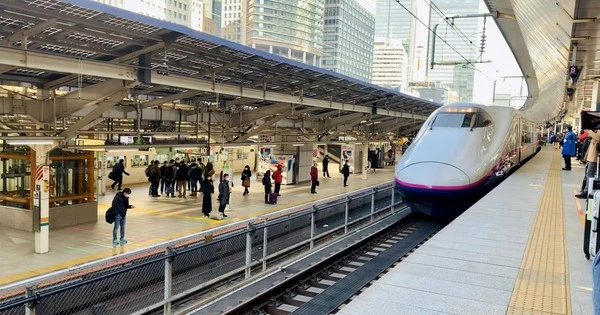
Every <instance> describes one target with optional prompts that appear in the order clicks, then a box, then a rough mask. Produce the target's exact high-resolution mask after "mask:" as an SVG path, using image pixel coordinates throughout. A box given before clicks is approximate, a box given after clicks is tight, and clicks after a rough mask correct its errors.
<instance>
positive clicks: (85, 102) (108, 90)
mask: <svg viewBox="0 0 600 315" xmlns="http://www.w3.org/2000/svg"><path fill="white" fill-rule="evenodd" d="M131 84H135V83H131ZM126 85H127V86H129V84H127V83H125V82H123V80H116V79H115V80H107V81H104V82H101V83H98V84H94V85H90V86H88V87H85V88H83V89H81V90H77V91H73V92H70V93H67V94H65V95H62V96H59V97H57V98H56V103H57V112H56V113H55V114H56V117H57V118H62V117H65V116H67V115H70V114H73V113H74V112H76V111H78V110H81V109H82V108H85V107H88V106H91V105H94V104H96V103H97V102H98V101H99V100H103V99H105V98H108V97H111V96H112V95H113V94H114V93H115V92H117V91H120V90H122V89H123V88H124V87H125V86H126ZM47 116H49V115H47ZM40 117H41V115H40ZM44 120H46V119H44Z"/></svg>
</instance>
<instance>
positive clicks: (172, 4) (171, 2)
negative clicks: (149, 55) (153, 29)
mask: <svg viewBox="0 0 600 315" xmlns="http://www.w3.org/2000/svg"><path fill="white" fill-rule="evenodd" d="M95 1H97V2H101V3H104V4H108V5H111V6H114V7H117V8H121V9H125V10H128V11H133V12H136V13H139V14H142V15H147V16H150V17H153V18H155V19H159V20H164V21H169V22H171V23H175V24H181V25H185V26H187V27H189V28H191V29H194V30H197V31H203V32H206V33H210V34H216V30H217V27H216V25H215V23H214V22H212V21H213V20H214V19H215V17H213V16H212V15H213V14H212V12H214V11H215V10H217V11H218V10H220V8H216V6H220V1H217V0H145V1H144V0H95ZM207 8H208V9H207ZM206 10H210V11H206Z"/></svg>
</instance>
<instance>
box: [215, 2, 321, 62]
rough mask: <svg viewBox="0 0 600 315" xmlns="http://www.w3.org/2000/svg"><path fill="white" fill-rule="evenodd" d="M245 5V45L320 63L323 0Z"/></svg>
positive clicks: (302, 60)
mask: <svg viewBox="0 0 600 315" xmlns="http://www.w3.org/2000/svg"><path fill="white" fill-rule="evenodd" d="M224 1H225V3H226V2H227V1H228V0H224ZM225 3H224V4H223V5H224V7H225V6H227V5H226V4H225ZM247 6H248V7H247V12H248V20H247V23H246V25H247V31H246V36H247V37H246V40H245V44H246V45H248V46H251V47H252V48H256V49H259V50H263V51H268V52H270V53H273V54H276V55H279V56H283V57H286V58H289V59H293V60H296V61H300V62H304V63H307V64H311V65H315V66H320V65H321V57H322V56H323V10H324V7H325V3H324V0H312V1H289V0H248V1H247Z"/></svg>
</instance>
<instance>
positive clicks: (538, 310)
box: [337, 147, 593, 315]
mask: <svg viewBox="0 0 600 315" xmlns="http://www.w3.org/2000/svg"><path fill="white" fill-rule="evenodd" d="M562 163H563V162H562V157H561V156H560V154H559V152H558V151H556V150H554V149H553V148H552V147H544V149H543V150H542V151H541V152H540V153H538V154H537V155H536V156H535V157H533V159H532V160H530V161H529V162H527V163H526V164H525V165H523V166H522V167H521V168H520V169H518V170H517V171H516V172H515V173H514V174H512V175H511V176H510V177H509V178H507V179H506V180H505V181H504V182H502V183H501V184H500V185H498V186H497V187H496V188H495V189H494V190H493V191H491V192H490V193H488V194H487V195H486V196H484V198H482V199H481V200H480V201H478V202H477V203H476V204H474V205H473V206H472V207H471V208H470V209H468V210H467V211H466V212H465V213H463V214H462V215H461V216H459V217H458V218H457V219H455V220H454V221H453V222H451V223H450V224H449V225H448V226H447V227H445V228H444V229H443V230H442V231H440V232H439V233H438V234H436V235H435V236H434V237H432V238H431V239H430V240H429V241H427V242H426V243H425V244H424V245H423V246H421V247H420V248H418V249H417V250H416V251H415V252H414V253H412V254H410V255H409V256H408V257H407V258H406V259H404V260H403V261H402V262H401V263H399V264H398V265H397V266H395V267H394V268H393V269H391V270H390V271H389V272H388V273H386V274H385V275H383V276H382V277H381V278H380V279H378V280H377V281H375V282H373V283H372V285H371V286H370V287H368V288H366V289H364V291H363V292H362V293H360V294H359V295H357V296H355V297H354V298H353V299H352V300H351V301H350V302H348V303H347V304H345V305H344V306H343V307H342V308H341V310H340V311H339V312H337V314H339V315H350V314H367V313H368V314H379V315H384V314H592V313H593V309H592V294H591V293H592V292H591V290H592V275H591V269H590V268H591V261H587V260H586V259H585V255H584V253H583V250H582V248H583V245H582V244H583V222H584V221H583V211H582V210H581V209H582V207H581V206H583V205H584V202H585V200H581V201H579V200H577V199H576V198H575V197H574V193H575V192H576V191H578V190H579V189H580V186H581V182H582V179H583V172H584V168H583V165H581V164H579V163H578V162H577V161H575V160H574V159H573V163H572V164H573V170H572V171H570V172H569V171H562V170H561V168H562Z"/></svg>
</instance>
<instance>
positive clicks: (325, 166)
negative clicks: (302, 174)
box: [323, 155, 331, 178]
mask: <svg viewBox="0 0 600 315" xmlns="http://www.w3.org/2000/svg"><path fill="white" fill-rule="evenodd" d="M325 175H327V177H330V178H331V176H329V156H327V155H326V156H325V158H324V159H323V177H325Z"/></svg>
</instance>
